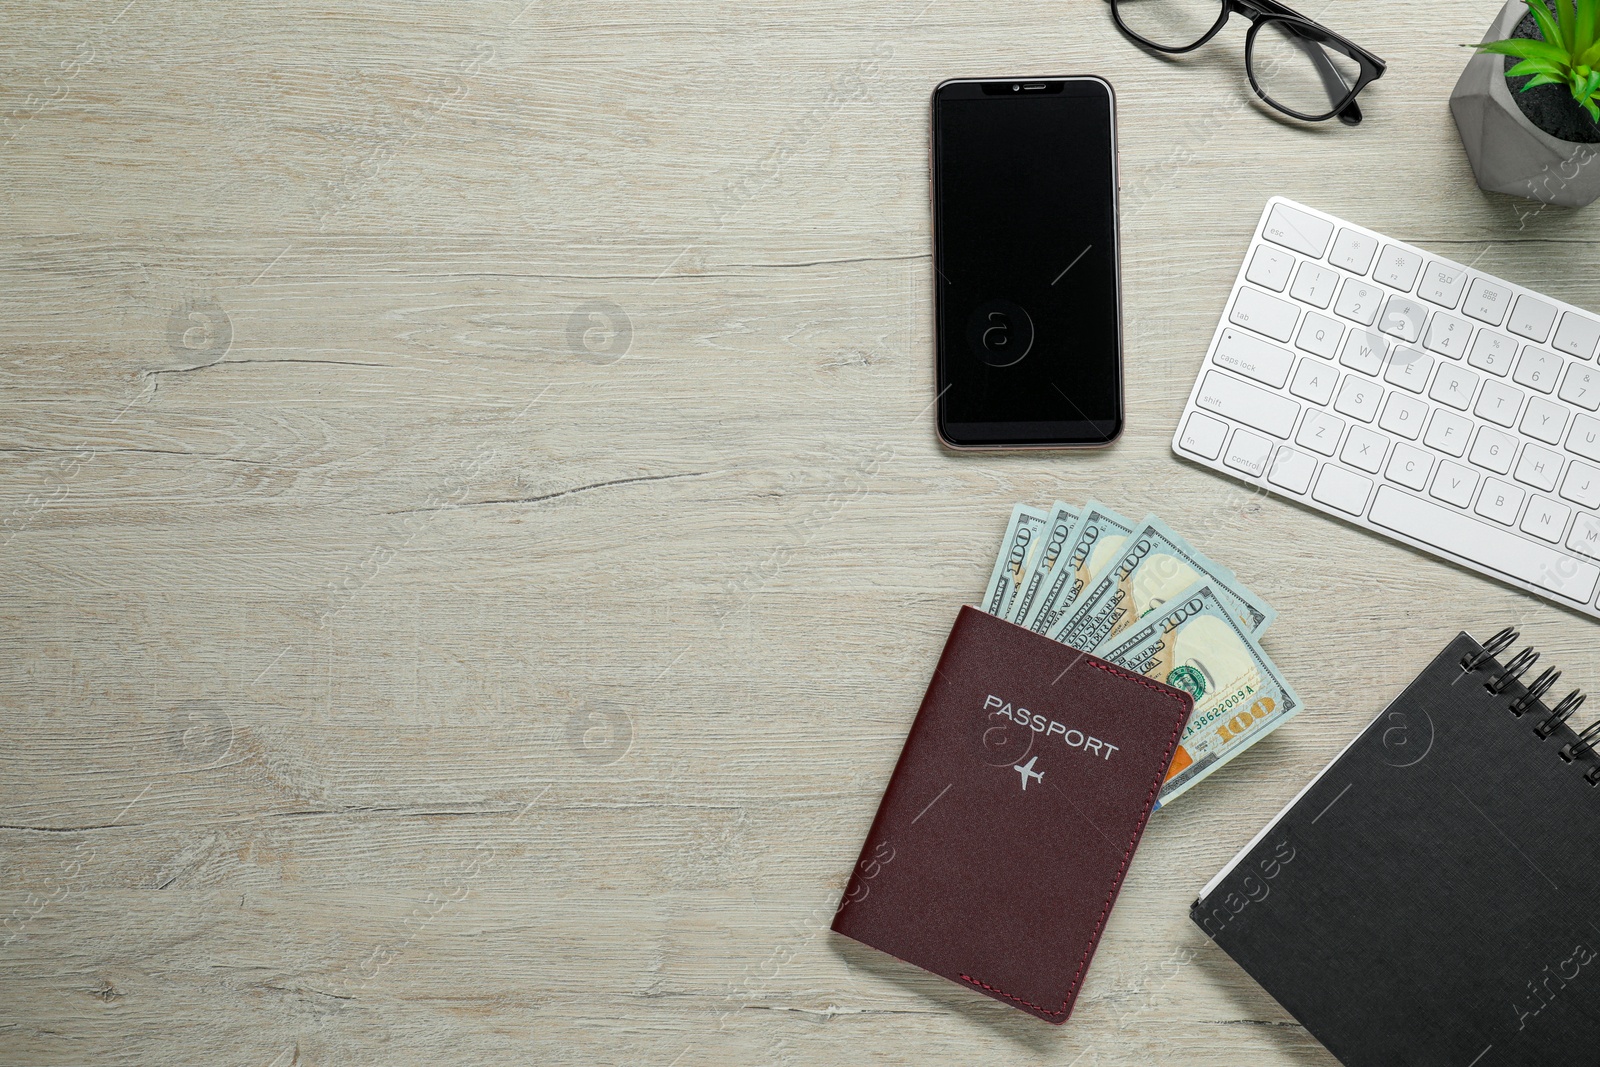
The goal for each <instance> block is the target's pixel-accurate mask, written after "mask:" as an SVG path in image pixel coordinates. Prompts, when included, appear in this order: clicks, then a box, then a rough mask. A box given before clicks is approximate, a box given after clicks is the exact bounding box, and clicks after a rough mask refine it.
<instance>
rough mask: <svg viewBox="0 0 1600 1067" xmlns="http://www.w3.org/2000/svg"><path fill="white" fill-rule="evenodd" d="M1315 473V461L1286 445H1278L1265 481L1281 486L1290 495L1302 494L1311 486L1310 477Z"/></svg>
mask: <svg viewBox="0 0 1600 1067" xmlns="http://www.w3.org/2000/svg"><path fill="white" fill-rule="evenodd" d="M1316 472H1317V461H1316V460H1314V459H1312V458H1311V457H1310V456H1308V455H1306V454H1305V453H1304V452H1296V451H1295V450H1294V449H1292V448H1290V447H1289V446H1288V445H1279V446H1278V454H1277V456H1276V457H1275V458H1274V459H1273V461H1272V470H1271V471H1269V472H1268V473H1267V481H1269V482H1271V483H1272V484H1273V485H1277V486H1282V487H1283V488H1284V489H1287V490H1289V492H1291V493H1304V492H1305V491H1306V490H1307V489H1308V488H1309V487H1310V486H1311V476H1312V475H1313V474H1315V473H1316Z"/></svg>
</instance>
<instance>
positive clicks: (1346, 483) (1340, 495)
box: [1311, 463, 1372, 515]
mask: <svg viewBox="0 0 1600 1067" xmlns="http://www.w3.org/2000/svg"><path fill="white" fill-rule="evenodd" d="M1371 492H1372V482H1371V480H1369V479H1367V478H1363V477H1361V475H1359V474H1353V473H1351V472H1350V471H1347V470H1345V469H1344V468H1343V467H1335V466H1334V465H1333V464H1332V463H1324V464H1323V465H1322V476H1321V477H1320V478H1318V479H1317V487H1316V488H1315V489H1313V490H1312V491H1311V499H1313V500H1317V501H1320V502H1322V503H1324V504H1326V505H1328V506H1329V507H1331V508H1338V509H1339V510H1340V511H1344V512H1348V513H1350V514H1351V515H1359V514H1361V512H1362V510H1363V509H1364V508H1366V506H1367V495H1368V494H1369V493H1371Z"/></svg>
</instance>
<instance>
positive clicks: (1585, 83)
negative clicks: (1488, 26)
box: [1478, 0, 1600, 122]
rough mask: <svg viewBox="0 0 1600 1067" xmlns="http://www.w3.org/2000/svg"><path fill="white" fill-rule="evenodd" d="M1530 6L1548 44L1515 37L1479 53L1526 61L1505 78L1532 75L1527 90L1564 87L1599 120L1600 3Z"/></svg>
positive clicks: (1560, 0) (1538, 1)
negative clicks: (1596, 96)
mask: <svg viewBox="0 0 1600 1067" xmlns="http://www.w3.org/2000/svg"><path fill="white" fill-rule="evenodd" d="M1525 2H1526V3H1527V5H1528V10H1529V11H1532V12H1533V20H1534V21H1535V22H1537V23H1538V24H1539V33H1540V34H1541V35H1542V36H1543V37H1544V40H1542V41H1535V40H1530V39H1528V38H1523V37H1514V38H1512V39H1511V40H1508V41H1492V42H1490V43H1488V44H1480V45H1478V51H1479V52H1492V53H1494V54H1496V55H1502V56H1514V57H1516V58H1517V59H1520V60H1522V62H1521V63H1518V64H1517V65H1516V66H1514V67H1512V68H1511V69H1510V70H1508V71H1506V77H1508V78H1520V77H1522V76H1523V75H1525V74H1531V75H1533V77H1532V78H1531V79H1529V81H1528V83H1527V84H1526V85H1524V86H1523V87H1522V91H1523V92H1527V91H1528V90H1529V89H1532V88H1533V87H1534V86H1537V85H1565V86H1566V87H1567V88H1568V89H1570V90H1571V91H1572V99H1574V100H1576V101H1577V102H1578V103H1580V104H1582V105H1583V108H1584V110H1585V111H1587V112H1588V113H1589V117H1590V118H1591V119H1593V120H1594V121H1595V122H1600V104H1597V103H1596V102H1595V99H1594V97H1595V93H1596V92H1600V0H1548V3H1547V0H1525ZM1552 7H1553V8H1555V14H1554V15H1553V16H1552V15H1551V13H1550V9H1551V8H1552Z"/></svg>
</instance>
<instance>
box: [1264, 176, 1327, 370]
mask: <svg viewBox="0 0 1600 1067" xmlns="http://www.w3.org/2000/svg"><path fill="white" fill-rule="evenodd" d="M1261 236H1263V237H1265V238H1266V239H1267V240H1269V241H1272V242H1273V243H1275V244H1280V245H1282V246H1283V247H1285V248H1292V249H1294V250H1295V251H1296V252H1299V253H1302V254H1303V255H1307V256H1310V257H1311V258H1312V259H1321V258H1322V253H1323V252H1324V251H1325V250H1326V249H1327V247H1328V238H1330V237H1332V236H1333V223H1331V222H1328V221H1326V220H1324V219H1319V218H1317V217H1316V216H1315V215H1308V214H1307V213H1306V212H1304V211H1301V210H1299V209H1297V208H1292V207H1290V206H1288V205H1287V204H1273V205H1272V211H1271V212H1270V213H1269V214H1268V215H1267V221H1266V223H1265V224H1264V225H1263V226H1262V227H1261ZM1285 340H1287V338H1285Z"/></svg>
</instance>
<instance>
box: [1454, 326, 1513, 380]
mask: <svg viewBox="0 0 1600 1067" xmlns="http://www.w3.org/2000/svg"><path fill="white" fill-rule="evenodd" d="M1518 347H1519V346H1518V345H1517V342H1516V339H1515V338H1512V337H1507V336H1506V335H1505V334H1503V333H1495V332H1494V331H1493V330H1479V331H1478V336H1476V337H1474V338H1473V339H1472V352H1471V353H1470V354H1468V356H1467V363H1468V364H1469V365H1470V366H1474V367H1477V368H1478V369H1479V370H1486V371H1488V372H1489V373H1490V374H1498V375H1500V377H1502V378H1504V377H1505V376H1506V372H1507V371H1509V370H1510V369H1511V361H1512V360H1514V359H1516V358H1517V348H1518Z"/></svg>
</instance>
